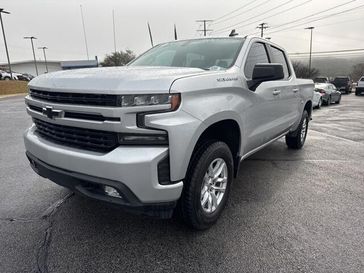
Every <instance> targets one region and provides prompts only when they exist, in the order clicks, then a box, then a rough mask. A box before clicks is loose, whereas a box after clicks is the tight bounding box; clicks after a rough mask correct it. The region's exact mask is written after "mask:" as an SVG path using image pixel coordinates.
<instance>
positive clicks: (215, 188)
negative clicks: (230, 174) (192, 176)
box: [211, 185, 226, 192]
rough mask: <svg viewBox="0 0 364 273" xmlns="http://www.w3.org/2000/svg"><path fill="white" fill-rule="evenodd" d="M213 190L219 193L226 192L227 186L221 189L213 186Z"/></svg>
mask: <svg viewBox="0 0 364 273" xmlns="http://www.w3.org/2000/svg"><path fill="white" fill-rule="evenodd" d="M211 188H212V189H213V190H215V191H218V192H225V190H226V186H225V185H224V186H221V187H217V186H212V187H211Z"/></svg>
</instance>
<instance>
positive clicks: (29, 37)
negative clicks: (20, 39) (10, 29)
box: [24, 36, 38, 76]
mask: <svg viewBox="0 0 364 273" xmlns="http://www.w3.org/2000/svg"><path fill="white" fill-rule="evenodd" d="M24 39H30V42H31V44H32V50H33V58H34V66H35V72H36V73H37V76H38V67H37V60H36V59H35V52H34V44H33V39H37V38H36V37H34V36H27V37H24Z"/></svg>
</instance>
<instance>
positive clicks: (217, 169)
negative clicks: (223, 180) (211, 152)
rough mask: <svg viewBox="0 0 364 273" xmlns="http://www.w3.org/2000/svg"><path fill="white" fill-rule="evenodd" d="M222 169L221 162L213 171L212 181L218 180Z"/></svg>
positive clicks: (222, 163) (223, 163) (223, 164)
mask: <svg viewBox="0 0 364 273" xmlns="http://www.w3.org/2000/svg"><path fill="white" fill-rule="evenodd" d="M224 168H225V162H224V161H221V162H220V164H219V167H218V168H216V169H215V172H214V177H213V179H216V178H218V177H219V175H220V174H221V172H222V170H223V169H224Z"/></svg>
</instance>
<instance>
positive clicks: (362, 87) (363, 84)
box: [355, 76, 364, 96]
mask: <svg viewBox="0 0 364 273" xmlns="http://www.w3.org/2000/svg"><path fill="white" fill-rule="evenodd" d="M361 94H364V76H362V77H361V78H360V79H359V80H358V84H357V86H356V88H355V95H357V96H359V95H361Z"/></svg>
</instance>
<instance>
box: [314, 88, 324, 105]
mask: <svg viewBox="0 0 364 273" xmlns="http://www.w3.org/2000/svg"><path fill="white" fill-rule="evenodd" d="M322 96H323V94H321V93H320V92H319V91H316V90H315V92H314V94H313V100H312V108H317V109H320V108H321V105H322Z"/></svg>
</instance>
